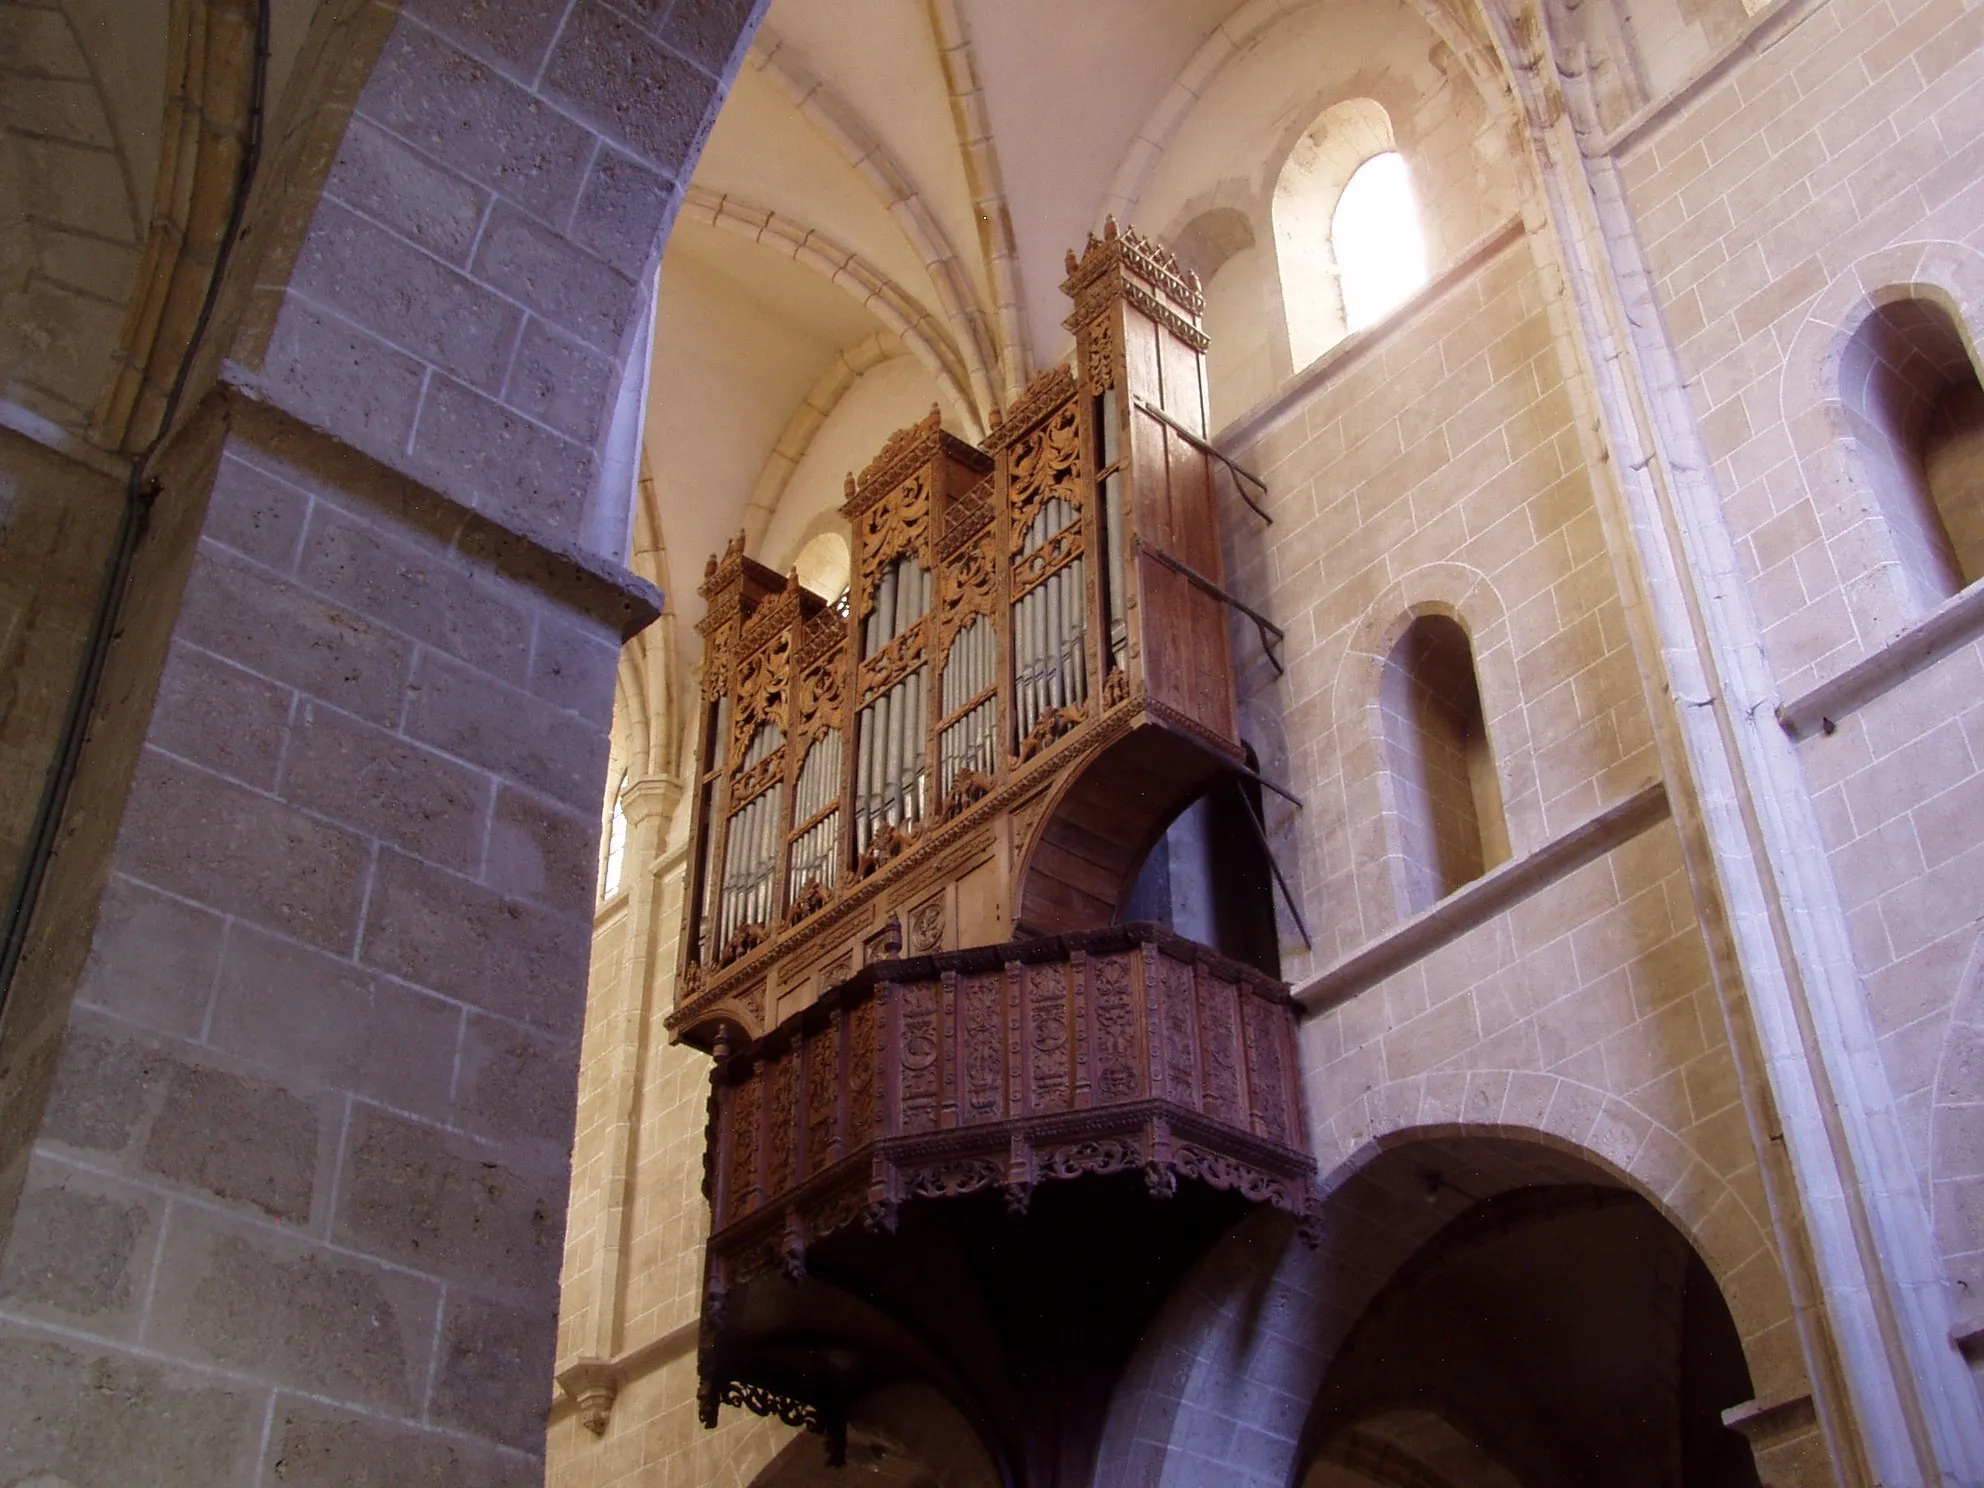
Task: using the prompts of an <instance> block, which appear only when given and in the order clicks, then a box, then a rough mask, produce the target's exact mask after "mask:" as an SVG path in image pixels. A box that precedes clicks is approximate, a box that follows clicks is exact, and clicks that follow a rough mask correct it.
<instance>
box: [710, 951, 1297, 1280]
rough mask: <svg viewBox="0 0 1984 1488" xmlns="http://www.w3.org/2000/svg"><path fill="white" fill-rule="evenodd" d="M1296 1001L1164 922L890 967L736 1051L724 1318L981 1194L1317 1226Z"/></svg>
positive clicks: (725, 1054)
mask: <svg viewBox="0 0 1984 1488" xmlns="http://www.w3.org/2000/svg"><path fill="white" fill-rule="evenodd" d="M1296 1060H1297V1055H1296V1045H1295V1016H1294V1009H1293V1006H1292V1004H1291V1003H1290V1002H1289V1000H1288V995H1287V989H1286V988H1285V987H1284V986H1283V985H1282V984H1281V983H1279V982H1276V981H1274V980H1273V979H1272V978H1269V977H1267V976H1264V975H1263V974H1261V973H1260V972H1257V971H1254V970H1253V969H1251V968H1249V967H1245V966H1241V965H1239V964H1238V963H1235V962H1232V961H1228V960H1226V959H1224V958H1223V957H1220V956H1217V955H1214V954H1213V953H1212V952H1210V951H1208V950H1206V949H1205V948H1204V947H1203V946H1199V945H1195V944H1194V943H1192V942H1190V941H1186V940H1181V939H1179V938H1178V937H1176V936H1173V935H1172V934H1170V933H1169V932H1168V931H1165V930H1163V929H1161V928H1159V927H1157V926H1154V925H1127V926H1118V927H1115V928H1112V929H1109V930H1102V931H1093V932H1088V933H1085V934H1078V935H1066V936H1053V937H1048V938H1044V939H1039V940H1031V941H1021V942H1016V943H1013V944H1010V945H1004V946H987V947H980V948H977V949H974V950H967V951H957V952H949V953H944V954H940V955H934V956H925V957H917V958H911V959H908V960H900V961H890V962H884V963H880V964H878V965H876V966H873V967H870V968H868V969H867V970H866V971H864V972H861V973H859V974H858V975H856V976H855V977H853V978H852V979H851V980H849V981H847V982H845V983H843V984H841V985H840V986H838V987H836V988H834V989H833V990H832V991H830V992H829V993H828V994H827V995H826V996H825V997H823V998H821V999H820V1000H819V1001H818V1002H816V1003H815V1004H814V1005H813V1006H811V1007H810V1008H808V1009H807V1010H806V1011H804V1012H803V1013H801V1014H800V1015H798V1016H797V1017H795V1018H792V1019H790V1020H788V1021H787V1022H786V1023H785V1024H784V1025H782V1026H781V1027H780V1028H778V1029H777V1030H776V1031H775V1032H773V1033H771V1034H769V1035H767V1036H766V1037H764V1038H761V1039H758V1040H756V1041H755V1042H753V1043H750V1044H748V1045H746V1046H744V1047H743V1048H741V1049H736V1050H730V1049H727V1048H726V1049H724V1050H722V1052H721V1055H720V1058H719V1062H718V1066H717V1068H716V1072H715V1074H714V1076H713V1080H714V1093H713V1098H712V1102H711V1113H710V1131H709V1143H708V1149H707V1159H706V1161H707V1169H706V1177H705V1181H706V1183H707V1185H708V1188H709V1198H710V1202H711V1206H712V1233H711V1237H710V1245H709V1265H708V1271H707V1276H706V1286H707V1288H708V1295H707V1297H706V1299H705V1303H706V1311H707V1312H708V1313H709V1314H710V1315H712V1316H721V1314H722V1310H723V1301H724V1298H725V1296H726V1295H727V1294H728V1293H729V1292H730V1291H731V1290H733V1289H734V1288H737V1287H739V1286H742V1285H744V1284H745V1283H747V1282H749V1281H751V1280H752V1279H753V1278H755V1277H757V1276H759V1275H760V1274H762V1273H764V1272H766V1271H769V1270H773V1269H784V1270H785V1271H787V1272H788V1273H790V1274H792V1275H795V1276H796V1275H799V1274H802V1273H803V1272H804V1270H805V1263H806V1260H805V1258H806V1252H807V1250H808V1249H809V1248H810V1247H811V1246H813V1245H815V1244H817V1243H819V1242H820V1241H822V1240H824V1239H826V1238H827V1237H829V1236H831V1235H833V1234H834V1233H836V1232H837V1231H839V1230H842V1229H844V1228H846V1227H847V1226H850V1225H854V1224H857V1223H858V1224H863V1225H865V1226H867V1227H869V1228H871V1229H873V1228H881V1229H890V1228H892V1227H893V1226H894V1224H895V1216H896V1213H897V1211H898V1209H899V1208H900V1206H901V1205H903V1204H905V1203H908V1202H912V1201H915V1200H929V1199H947V1198H958V1197H962V1196H964V1195H967V1194H972V1193H976V1192H979V1191H980V1190H984V1189H994V1190H997V1191H999V1192H1001V1193H1002V1194H1003V1195H1004V1197H1005V1202H1006V1204H1007V1206H1008V1207H1009V1208H1013V1209H1021V1210H1023V1209H1024V1208H1025V1207H1026V1204H1027V1201H1028V1199H1029V1197H1030V1195H1031V1194H1032V1192H1033V1190H1034V1188H1035V1187H1036V1186H1037V1185H1038V1184H1041V1183H1045V1182H1049V1181H1052V1180H1057V1179H1069V1178H1076V1177H1080V1176H1083V1175H1106V1174H1112V1173H1125V1172H1128V1173H1136V1174H1141V1175H1142V1178H1143V1180H1144V1182H1145V1184H1146V1185H1147V1186H1148V1187H1149V1189H1150V1191H1151V1192H1152V1193H1153V1194H1156V1195H1159V1196H1168V1195H1170V1194H1171V1193H1173V1192H1175V1191H1176V1188H1177V1185H1178V1182H1179V1180H1181V1179H1184V1180H1188V1181H1192V1182H1198V1183H1203V1184H1206V1185H1208V1186H1210V1187H1212V1188H1215V1189H1225V1190H1230V1191H1233V1192H1236V1193H1239V1194H1240V1195H1242V1196H1243V1197H1245V1198H1247V1199H1249V1200H1252V1201H1253V1202H1256V1203H1261V1204H1269V1205H1272V1206H1274V1207H1275V1208H1277V1209H1281V1210H1284V1211H1286V1212H1288V1213H1290V1214H1292V1215H1295V1216H1297V1217H1298V1218H1299V1219H1302V1220H1304V1221H1306V1220H1307V1219H1308V1218H1309V1215H1310V1209H1311V1204H1312V1202H1313V1195H1314V1173H1315V1162H1314V1160H1313V1159H1312V1158H1311V1157H1310V1155H1309V1141H1308V1135H1307V1131H1306V1129H1305V1127H1304V1124H1303V1115H1302V1101H1301V1082H1300V1079H1299V1077H1298V1072H1297V1063H1296Z"/></svg>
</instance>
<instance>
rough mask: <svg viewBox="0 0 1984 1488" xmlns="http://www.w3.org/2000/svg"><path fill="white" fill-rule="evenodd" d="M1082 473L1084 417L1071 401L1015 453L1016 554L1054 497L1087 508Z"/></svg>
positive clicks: (1013, 525) (1012, 498)
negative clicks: (1030, 525) (1034, 519)
mask: <svg viewBox="0 0 1984 1488" xmlns="http://www.w3.org/2000/svg"><path fill="white" fill-rule="evenodd" d="M1081 473H1082V421H1081V414H1080V411H1079V410H1078V409H1077V408H1076V406H1075V405H1074V403H1073V402H1070V403H1069V404H1068V405H1067V406H1066V407H1064V408H1063V409H1062V410H1061V411H1060V412H1059V413H1057V414H1055V415H1054V416H1053V417H1052V418H1050V419H1049V420H1048V421H1047V422H1046V424H1045V425H1043V426H1042V428H1041V430H1040V432H1039V433H1038V434H1035V435H1033V436H1032V437H1031V438H1029V439H1027V440H1025V441H1023V442H1022V443H1021V444H1020V445H1019V446H1018V447H1017V448H1016V449H1015V451H1014V453H1013V474H1012V487H1011V492H1010V494H1009V495H1008V497H1007V505H1008V510H1009V511H1010V513H1011V516H1010V522H1011V532H1012V547H1013V549H1014V551H1016V552H1017V551H1018V549H1019V546H1020V542H1021V541H1022V540H1023V538H1024V536H1025V533H1026V529H1027V524H1028V523H1030V522H1031V521H1032V520H1033V517H1034V513H1035V512H1037V511H1039V510H1040V508H1041V507H1042V506H1044V505H1045V504H1046V503H1047V502H1048V500H1050V499H1051V498H1054V497H1059V498H1060V499H1061V500H1063V501H1065V502H1067V503H1068V504H1069V505H1071V506H1073V507H1075V508H1076V509H1077V510H1079V509H1080V508H1081V507H1082V506H1083V505H1084V501H1083V493H1082V489H1081Z"/></svg>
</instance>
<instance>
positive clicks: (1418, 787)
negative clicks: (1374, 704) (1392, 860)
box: [1379, 615, 1509, 914]
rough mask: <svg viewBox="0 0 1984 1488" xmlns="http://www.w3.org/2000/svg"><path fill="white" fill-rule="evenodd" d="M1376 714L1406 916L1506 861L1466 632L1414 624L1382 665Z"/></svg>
mask: <svg viewBox="0 0 1984 1488" xmlns="http://www.w3.org/2000/svg"><path fill="white" fill-rule="evenodd" d="M1379 704H1380V708H1381V713H1382V716H1383V720H1384V736H1385V754H1386V763H1387V764H1388V765H1389V767H1390V771H1391V784H1392V809H1393V813H1394V817H1395V821H1394V825H1395V829H1396V846H1397V851H1398V855H1399V858H1400V860H1401V864H1402V868H1403V874H1402V878H1403V884H1404V900H1405V902H1404V904H1403V905H1402V906H1401V908H1402V909H1403V911H1404V912H1405V913H1406V914H1417V913H1419V911H1421V910H1423V909H1427V908H1430V907H1431V906H1432V905H1434V904H1435V903H1437V902H1438V901H1439V900H1441V899H1444V898H1445V897H1446V896H1447V895H1449V894H1451V893H1453V892H1454V890H1456V889H1458V888H1460V887H1461V886H1462V885H1464V884H1467V883H1471V882H1472V881H1473V880H1475V879H1477V878H1479V877H1480V876H1481V875H1482V874H1483V873H1484V872H1486V871H1487V870H1488V869H1489V868H1492V867H1493V866H1495V864H1497V863H1500V862H1501V861H1503V860H1504V859H1505V858H1507V857H1508V855H1509V850H1508V828H1507V826H1506V824H1505V822H1504V821H1503V817H1502V793H1501V787H1500V784H1499V783H1498V781H1497V780H1496V777H1495V761H1494V758H1493V755H1492V754H1491V752H1490V750H1489V747H1488V729H1487V725H1486V722H1485V721H1484V719H1483V717H1482V712H1481V687H1480V684H1479V683H1478V682H1477V681H1476V679H1475V674H1474V652H1473V648H1472V647H1471V646H1470V645H1469V644H1468V639H1467V632H1466V631H1464V630H1462V629H1461V627H1460V625H1459V623H1458V622H1456V621H1454V620H1451V619H1449V618H1447V617H1446V616H1444V615H1422V616H1421V617H1420V618H1419V619H1417V620H1414V621H1413V622H1412V624H1411V625H1410V626H1408V627H1407V628H1406V632H1405V634H1404V635H1402V636H1400V637H1399V640H1398V644H1397V645H1396V646H1394V647H1393V648H1392V653H1391V655H1390V656H1389V657H1388V658H1386V661H1385V670H1384V677H1383V681H1382V683H1381V684H1380V689H1379Z"/></svg>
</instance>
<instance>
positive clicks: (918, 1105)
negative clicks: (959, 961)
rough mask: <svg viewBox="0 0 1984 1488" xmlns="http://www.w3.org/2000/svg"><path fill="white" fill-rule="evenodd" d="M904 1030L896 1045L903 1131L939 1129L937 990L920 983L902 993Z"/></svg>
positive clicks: (926, 983) (933, 986)
mask: <svg viewBox="0 0 1984 1488" xmlns="http://www.w3.org/2000/svg"><path fill="white" fill-rule="evenodd" d="M898 1005H899V1007H900V1009H901V1016H902V1026H901V1031H900V1035H899V1037H898V1041H897V1044H896V1051H897V1060H898V1068H899V1070H900V1074H899V1077H898V1078H899V1082H900V1083H899V1085H898V1087H897V1088H898V1090H899V1092H900V1093H899V1096H898V1099H899V1101H900V1103H901V1104H900V1110H901V1115H900V1117H899V1118H898V1119H899V1122H900V1129H901V1130H903V1131H905V1132H927V1131H935V1130H936V1129H937V1086H938V1075H937V987H936V984H935V983H933V982H918V983H916V984H914V985H912V986H908V987H905V988H903V989H902V996H901V1000H900V1003H899V1004H898Z"/></svg>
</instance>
